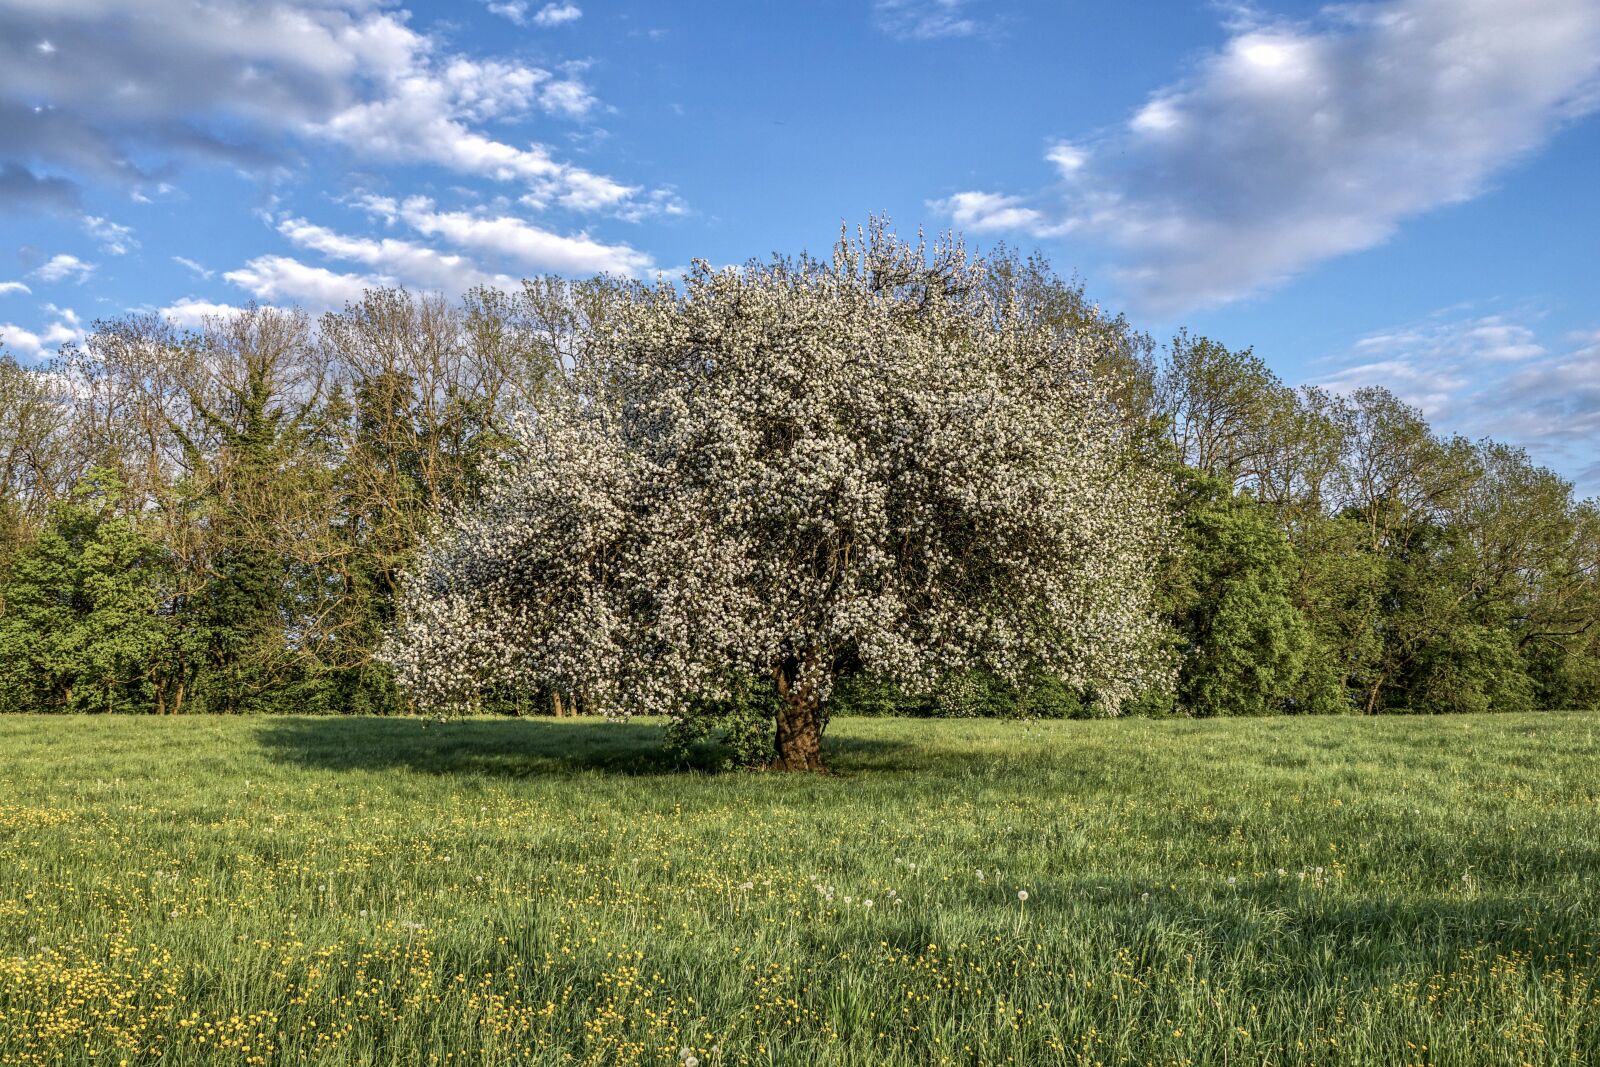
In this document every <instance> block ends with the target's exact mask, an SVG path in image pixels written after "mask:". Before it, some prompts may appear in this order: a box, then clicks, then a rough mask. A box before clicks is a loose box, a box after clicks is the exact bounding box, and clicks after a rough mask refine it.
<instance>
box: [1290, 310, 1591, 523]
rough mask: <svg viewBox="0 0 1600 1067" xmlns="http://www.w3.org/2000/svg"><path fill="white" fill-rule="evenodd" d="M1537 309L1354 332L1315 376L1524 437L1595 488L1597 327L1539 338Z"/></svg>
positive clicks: (1436, 417) (1506, 437)
mask: <svg viewBox="0 0 1600 1067" xmlns="http://www.w3.org/2000/svg"><path fill="white" fill-rule="evenodd" d="M1538 319H1539V314H1538V312H1537V311H1535V310H1526V309H1525V310H1522V311H1519V312H1514V313H1509V314H1495V315H1464V316H1463V315H1461V314H1460V313H1459V312H1456V313H1453V314H1452V313H1440V314H1438V315H1434V316H1432V317H1430V318H1428V319H1426V320H1424V321H1422V322H1419V323H1412V324H1409V325H1406V326H1402V327H1398V328H1395V329H1390V330H1384V331H1382V332H1379V333H1374V334H1371V335H1368V336H1367V337H1363V338H1362V339H1360V340H1359V341H1357V342H1356V343H1355V345H1353V346H1352V348H1351V349H1350V351H1348V352H1346V353H1345V354H1344V355H1343V356H1342V357H1340V358H1339V359H1338V360H1337V361H1336V362H1337V363H1338V364H1339V366H1338V369H1336V370H1334V371H1332V372H1331V373H1328V374H1325V375H1323V376H1322V378H1321V379H1320V381H1319V382H1318V384H1321V385H1326V386H1328V387H1330V388H1333V389H1335V390H1339V391H1349V390H1351V389H1355V388H1358V387H1360V386H1364V385H1382V386H1385V387H1387V388H1389V389H1390V390H1392V391H1393V392H1394V393H1395V394H1396V395H1398V396H1399V397H1400V398H1401V399H1403V400H1405V401H1407V402H1408V403H1411V404H1414V405H1416V406H1417V407H1419V408H1421V409H1422V410H1423V412H1424V413H1425V414H1426V415H1427V416H1428V418H1429V419H1430V420H1431V421H1433V422H1435V423H1436V424H1437V425H1438V426H1440V427H1442V428H1444V429H1446V430H1448V431H1451V432H1459V433H1464V434H1466V435H1467V436H1469V437H1494V438H1496V439H1498V440H1503V441H1509V442H1511V443H1513V444H1518V445H1522V446H1524V447H1526V448H1527V449H1529V451H1530V452H1531V453H1532V454H1533V455H1534V457H1535V458H1536V459H1538V460H1539V461H1540V462H1543V463H1546V464H1549V465H1550V466H1552V467H1555V468H1556V469H1558V470H1562V471H1564V472H1565V473H1566V474H1567V475H1568V476H1569V477H1575V478H1576V479H1577V480H1578V483H1579V488H1580V491H1582V492H1586V493H1600V466H1597V467H1596V468H1595V470H1594V471H1592V472H1589V473H1587V474H1586V473H1585V469H1586V467H1587V465H1588V464H1590V463H1592V462H1593V457H1595V456H1597V455H1600V330H1593V331H1584V332H1581V333H1575V334H1570V335H1568V336H1565V337H1559V338H1541V336H1540V334H1539V331H1538V329H1537V325H1538Z"/></svg>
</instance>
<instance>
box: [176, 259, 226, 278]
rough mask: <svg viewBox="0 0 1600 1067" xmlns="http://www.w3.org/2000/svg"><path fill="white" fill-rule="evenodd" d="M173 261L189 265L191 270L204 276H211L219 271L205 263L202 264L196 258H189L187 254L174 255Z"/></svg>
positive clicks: (180, 264) (183, 265)
mask: <svg viewBox="0 0 1600 1067" xmlns="http://www.w3.org/2000/svg"><path fill="white" fill-rule="evenodd" d="M172 262H174V263H176V264H178V265H179V266H182V267H187V268H188V269H189V270H191V271H193V272H194V273H195V274H198V275H199V276H200V277H202V278H209V277H211V276H212V275H213V274H215V273H217V272H216V271H214V270H212V269H211V268H210V267H207V266H205V265H203V264H200V263H196V262H195V261H194V260H192V259H189V258H187V257H185V256H173V257H172Z"/></svg>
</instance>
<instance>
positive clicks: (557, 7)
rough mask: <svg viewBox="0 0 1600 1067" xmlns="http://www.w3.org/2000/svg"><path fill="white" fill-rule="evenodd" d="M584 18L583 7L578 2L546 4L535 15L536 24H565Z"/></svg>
mask: <svg viewBox="0 0 1600 1067" xmlns="http://www.w3.org/2000/svg"><path fill="white" fill-rule="evenodd" d="M581 18H583V9H582V8H581V7H579V6H578V5H577V4H546V5H544V6H543V7H541V8H540V9H539V13H538V14H536V15H534V16H533V22H534V25H536V26H564V25H566V24H567V23H569V22H577V21H578V20H579V19H581Z"/></svg>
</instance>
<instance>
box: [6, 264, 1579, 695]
mask: <svg viewBox="0 0 1600 1067" xmlns="http://www.w3.org/2000/svg"><path fill="white" fill-rule="evenodd" d="M901 281H902V282H903V281H904V279H901ZM786 284H787V283H786ZM896 284H899V283H896ZM970 284H973V285H977V286H980V287H986V288H988V289H989V290H992V291H993V292H994V293H998V294H1001V295H1003V298H1004V301H1005V302H1008V303H1007V306H1010V307H1013V308H1014V309H1015V312H1014V313H1015V315H1017V316H1019V319H1018V321H1021V320H1024V319H1025V320H1026V321H1027V322H1029V323H1033V324H1042V325H1043V326H1047V327H1048V328H1049V329H1050V330H1051V331H1054V333H1053V335H1054V336H1076V337H1078V338H1079V339H1080V340H1082V341H1083V342H1084V343H1083V344H1082V345H1080V349H1081V351H1082V352H1085V353H1089V354H1090V356H1089V357H1088V362H1087V363H1085V364H1084V365H1083V367H1082V368H1081V369H1082V372H1083V373H1084V374H1087V375H1090V376H1092V377H1093V378H1094V380H1095V382H1096V391H1095V392H1094V395H1095V396H1096V397H1098V398H1099V400H1098V401H1097V403H1099V404H1101V405H1103V412H1102V414H1105V415H1107V416H1109V417H1111V418H1113V419H1114V420H1115V423H1116V425H1117V427H1118V430H1117V433H1118V440H1119V441H1121V442H1123V443H1124V444H1125V445H1126V446H1127V447H1126V448H1123V449H1121V451H1119V453H1118V455H1119V456H1120V457H1121V458H1120V459H1119V460H1118V462H1121V463H1124V464H1126V465H1127V467H1126V468H1125V474H1126V476H1127V477H1128V478H1130V479H1131V478H1139V479H1146V480H1151V479H1153V481H1151V482H1150V484H1159V485H1160V486H1162V487H1163V492H1164V500H1165V506H1166V508H1167V512H1168V515H1169V519H1170V521H1169V522H1168V523H1167V525H1166V527H1165V534H1164V539H1163V540H1162V543H1161V546H1160V551H1158V552H1157V553H1155V555H1153V556H1152V561H1153V562H1152V568H1151V569H1152V576H1153V586H1152V593H1151V595H1152V598H1153V604H1154V608H1155V612H1156V615H1157V617H1158V618H1159V620H1160V622H1161V626H1160V627H1159V628H1158V630H1157V631H1155V634H1156V636H1155V637H1154V639H1153V640H1154V641H1155V643H1156V644H1157V645H1158V646H1159V647H1158V648H1157V650H1156V651H1157V653H1158V654H1159V656H1160V657H1161V658H1162V662H1164V663H1165V664H1167V669H1166V670H1165V671H1164V672H1157V673H1158V674H1159V680H1158V681H1150V682H1149V684H1146V685H1145V686H1144V687H1143V688H1142V690H1141V691H1139V692H1137V693H1134V694H1132V695H1131V696H1130V697H1129V699H1128V700H1126V701H1124V702H1123V706H1124V707H1127V708H1132V709H1134V710H1142V711H1145V712H1148V713H1183V714H1193V715H1217V714H1271V713H1284V712H1288V713H1332V712H1363V713H1378V712H1387V711H1422V712H1452V711H1477V710H1518V709H1533V708H1555V707H1579V706H1583V707H1592V706H1595V705H1596V704H1600V508H1597V506H1596V503H1595V502H1594V501H1578V500H1575V499H1574V497H1573V492H1572V487H1571V485H1570V484H1569V483H1567V482H1565V481H1564V480H1562V479H1561V478H1560V477H1558V476H1557V475H1556V474H1554V473H1553V472H1551V471H1549V470H1546V469H1544V468H1541V467H1539V466H1538V465H1537V464H1535V463H1533V462H1532V461H1531V460H1530V459H1529V457H1528V456H1527V455H1526V454H1525V453H1524V452H1522V451H1521V450H1519V449H1516V448H1513V447H1510V446H1507V445H1504V444H1500V443H1496V442H1493V441H1488V440H1483V441H1469V440H1464V439H1462V438H1459V437H1453V436H1448V435H1443V434H1440V433H1437V432H1436V431H1434V430H1433V429H1432V428H1431V427H1429V425H1428V424H1427V422H1426V420H1425V419H1424V418H1423V416H1422V415H1421V413H1420V412H1418V411H1417V410H1415V409H1414V408H1411V407H1409V406H1408V405H1406V404H1404V403H1402V402H1401V401H1400V400H1399V399H1397V398H1396V397H1395V396H1394V395H1392V394H1391V393H1389V392H1387V391H1385V390H1382V389H1379V388H1370V389H1361V390H1356V391H1355V392H1352V393H1349V394H1336V393H1332V392H1329V391H1326V390H1322V389H1318V388H1314V387H1306V388H1299V389H1295V388H1291V387H1289V386H1287V385H1285V384H1284V383H1283V382H1281V381H1280V380H1279V379H1278V378H1277V377H1276V376H1275V375H1274V374H1273V373H1272V371H1271V370H1270V369H1269V368H1268V366H1267V365H1266V363H1265V362H1264V361H1263V360H1262V359H1261V358H1259V357H1258V356H1256V355H1255V354H1254V353H1253V352H1251V351H1249V350H1243V351H1236V350H1230V349H1228V348H1226V347H1224V346H1222V345H1220V344H1217V343H1215V342H1213V341H1211V340H1208V339H1205V338H1200V337H1191V336H1188V335H1184V334H1180V335H1179V336H1178V337H1176V338H1175V339H1173V340H1172V341H1171V342H1170V343H1169V344H1166V345H1163V346H1157V345H1156V344H1154V343H1153V342H1152V340H1151V339H1150V338H1148V337H1147V336H1145V335H1143V334H1141V333H1140V332H1139V331H1137V330H1136V329H1135V328H1134V327H1133V326H1132V325H1131V324H1130V323H1129V322H1128V321H1127V320H1126V319H1124V318H1120V317H1112V316H1109V315H1106V314H1104V313H1102V312H1101V311H1100V310H1099V309H1098V308H1097V307H1095V306H1094V305H1093V304H1091V303H1090V302H1089V300H1088V299H1087V298H1086V296H1085V293H1084V290H1083V288H1082V286H1081V285H1079V284H1076V283H1073V282H1069V281H1066V280H1063V279H1061V278H1060V277H1058V276H1057V275H1055V274H1054V273H1053V272H1052V271H1051V270H1050V268H1049V266H1048V264H1046V263H1045V262H1044V261H1042V260H1041V259H1039V258H1037V257H1033V258H1022V257H1019V256H1017V255H1015V254H1013V253H1009V252H1006V251H1005V250H1001V251H999V252H997V253H995V254H993V255H991V256H990V257H988V258H987V260H986V261H985V262H984V269H983V271H981V272H980V273H978V274H975V275H973V277H972V279H970ZM905 288H906V287H905V286H904V285H901V289H905ZM640 294H641V289H640V287H638V286H636V285H634V284H633V283H629V282H624V281H618V280H610V279H594V280H588V281H581V282H569V281H562V280H559V279H553V278H552V279H538V280H533V281H529V282H526V283H524V285H523V287H522V289H521V290H520V291H517V292H511V293H506V292H497V291H489V290H479V291H474V292H472V293H469V294H467V295H466V296H465V297H464V298H463V299H460V300H449V299H446V298H444V297H440V296H434V295H424V294H414V293H408V292H405V291H401V290H374V291H371V292H368V293H367V294H366V295H365V297H364V298H363V299H362V300H361V301H360V302H358V303H354V304H351V305H349V306H347V307H345V308H344V309H343V310H342V311H339V312H336V313H331V314H328V315H324V316H322V317H321V318H319V319H317V320H315V321H313V320H312V319H311V318H310V317H308V316H307V315H305V314H304V313H302V312H299V311H295V310H293V309H280V308H266V307H252V308H248V309H246V310H245V311H243V312H242V313H240V314H238V315H235V316H231V317H228V318H226V319H219V320H216V321H212V322H209V323H207V324H205V325H204V326H203V327H201V328H198V329H194V330H183V329H178V328H177V327H175V326H173V325H172V324H171V323H169V322H166V321H163V320H161V319H160V318H158V317H156V316H151V315H132V316H127V317H124V318H120V319H117V320H113V321H107V322H101V323H97V324H96V327H95V329H94V330H93V332H92V333H91V334H90V336H89V337H88V339H87V340H86V341H85V342H84V344H83V345H82V346H81V347H68V348H67V349H64V350H63V352H62V353H61V355H60V357H59V358H58V359H56V360H54V361H53V362H51V363H50V364H48V365H46V366H42V367H24V366H21V365H19V364H17V363H16V362H15V361H13V360H11V359H9V358H4V359H0V710H6V711H85V712H137V713H156V714H176V713H191V712H228V713H241V712H262V711H284V712H289V711H292V712H330V713H333V712H377V713H392V712H401V711H405V710H408V709H410V708H411V707H412V704H411V701H412V692H411V690H409V689H402V688H401V687H400V686H399V685H398V684H397V681H396V673H395V668H394V666H393V665H392V664H393V662H394V660H395V657H394V655H393V651H392V648H391V643H392V640H393V635H394V634H395V632H396V629H397V626H398V625H399V624H400V623H402V622H403V619H402V603H403V600H404V593H405V588H404V586H405V582H406V581H407V580H408V579H407V575H408V574H412V573H414V572H415V570H416V565H417V561H418V554H419V552H420V551H422V550H423V549H424V547H425V546H426V545H427V544H428V543H429V542H428V538H429V535H430V531H434V530H436V529H437V528H438V525H439V523H440V521H441V516H449V515H451V514H456V515H458V516H459V515H461V514H465V511H464V510H462V509H466V510H470V509H471V508H473V507H476V506H477V505H478V503H479V502H481V500H482V499H483V497H484V494H485V492H486V489H492V488H493V486H494V485H495V484H497V483H498V482H501V481H503V480H504V477H505V473H506V471H507V469H508V466H509V467H514V466H515V465H516V464H517V463H519V462H525V461H526V458H527V456H528V452H527V450H526V444H527V441H528V440H529V433H530V430H529V427H530V426H539V425H553V424H554V422H553V416H554V414H555V413H556V412H558V411H561V410H570V409H571V405H573V404H575V403H578V404H581V403H584V402H586V401H585V398H590V399H592V398H594V397H596V396H599V395H601V394H602V393H604V392H605V390H606V389H610V388H611V385H612V383H613V380H614V379H616V378H618V377H619V376H623V377H625V376H626V375H625V374H623V372H622V371H620V370H619V369H618V368H619V366H622V365H620V364H616V363H612V364H610V365H608V366H609V369H607V370H606V371H605V374H606V375H609V377H608V378H607V381H606V382H598V383H597V379H596V378H595V376H594V367H595V366H596V363H595V361H594V360H593V359H592V358H591V349H592V347H593V345H594V344H595V339H596V338H603V337H608V336H613V335H614V334H615V329H616V327H615V324H616V323H617V322H619V321H621V319H620V318H619V316H620V315H621V311H622V309H627V308H636V307H637V306H639V303H640V300H641V295H640ZM897 299H903V300H906V301H910V302H911V303H912V304H915V302H916V301H918V300H922V301H924V302H925V301H926V299H927V297H926V294H922V295H918V294H917V293H915V292H898V291H897ZM908 306H909V305H908ZM629 314H632V312H629ZM851 321H852V322H855V320H851ZM870 321H875V320H871V319H869V318H863V319H861V320H860V322H857V323H856V325H857V326H859V325H860V324H861V323H865V322H870ZM749 380H751V381H756V380H757V378H756V377H752V378H750V379H749ZM952 410H954V409H952ZM1019 410H1020V409H1019ZM1063 410H1065V409H1063ZM963 417H965V416H963ZM541 419H543V420H544V421H543V423H541V421H540V420H541ZM975 425H976V424H975ZM639 484H641V485H642V484H644V483H643V482H641V483H639ZM708 484H709V483H708ZM962 521H966V520H965V519H963V520H962ZM560 529H561V528H560V527H559V526H551V527H550V531H551V535H552V536H554V535H555V534H556V533H558V532H559V530H560ZM792 547H793V546H791V548H792ZM796 551H798V549H796ZM1007 558H1010V557H1009V556H1008V557H1007ZM996 588H1000V587H999V586H996ZM1018 595H1023V593H1018ZM558 625H559V620H558ZM562 636H565V635H562ZM547 639H550V638H549V635H548V634H547ZM563 647H564V646H563ZM471 651H472V650H471V649H463V650H460V654H461V655H470V654H471ZM1150 677H1151V678H1155V677H1156V675H1151V676H1150ZM792 680H793V681H796V682H798V681H799V676H798V675H796V676H795V678H794V679H792ZM1090 688H1092V687H1086V686H1084V685H1082V684H1075V683H1073V682H1072V680H1071V679H1068V680H1067V681H1066V682H1063V680H1062V678H1061V677H1059V676H1050V675H1049V674H1048V673H1047V672H1046V673H1037V672H1036V674H1035V675H1034V676H1029V677H1020V676H1018V675H1016V674H1014V673H1013V674H1009V675H1008V674H1006V673H1005V672H996V671H991V670H988V669H983V668H976V669H966V668H962V669H951V670H949V671H946V672H943V673H942V674H941V675H940V676H939V677H938V678H931V679H929V680H928V684H927V685H924V686H917V687H907V686H904V685H901V684H899V683H898V682H895V681H893V680H885V679H883V678H881V677H878V676H876V675H873V674H871V673H870V672H864V671H855V670H852V669H850V664H849V663H845V665H844V668H843V670H842V676H841V677H840V679H839V681H838V685H837V687H836V688H835V691H834V698H833V704H834V707H835V710H836V711H837V710H841V709H850V708H854V709H855V710H858V711H864V712H872V711H900V712H907V711H910V712H915V713H934V714H994V713H1001V714H1020V715H1066V714H1095V713H1098V712H1100V711H1103V710H1104V708H1103V707H1100V706H1098V705H1097V702H1096V699H1095V695H1094V693H1093V692H1092V691H1090ZM475 699H476V704H475V705H474V706H476V707H479V708H481V709H483V710H491V711H504V712H511V713H527V712H550V711H554V712H556V713H563V712H568V711H573V710H595V708H596V706H597V705H598V704H599V703H600V701H599V700H598V699H597V697H596V696H595V694H593V693H585V692H583V691H582V690H581V689H580V688H578V687H573V686H567V685H562V684H550V683H549V682H547V681H543V680H540V679H532V680H530V681H528V682H527V683H526V684H491V685H486V686H484V687H483V688H482V690H481V691H480V692H479V693H478V694H477V695H476V698H475ZM753 699H765V695H763V694H757V695H756V697H754V698H753Z"/></svg>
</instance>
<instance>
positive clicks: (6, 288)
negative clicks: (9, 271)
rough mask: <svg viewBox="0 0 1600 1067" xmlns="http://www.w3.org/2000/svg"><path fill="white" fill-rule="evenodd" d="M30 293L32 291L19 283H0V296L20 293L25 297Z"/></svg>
mask: <svg viewBox="0 0 1600 1067" xmlns="http://www.w3.org/2000/svg"><path fill="white" fill-rule="evenodd" d="M32 292H33V290H32V289H29V288H28V287H27V286H26V285H24V284H22V283H21V282H0V296H10V295H12V294H13V293H22V294H24V295H27V294H30V293H32Z"/></svg>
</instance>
